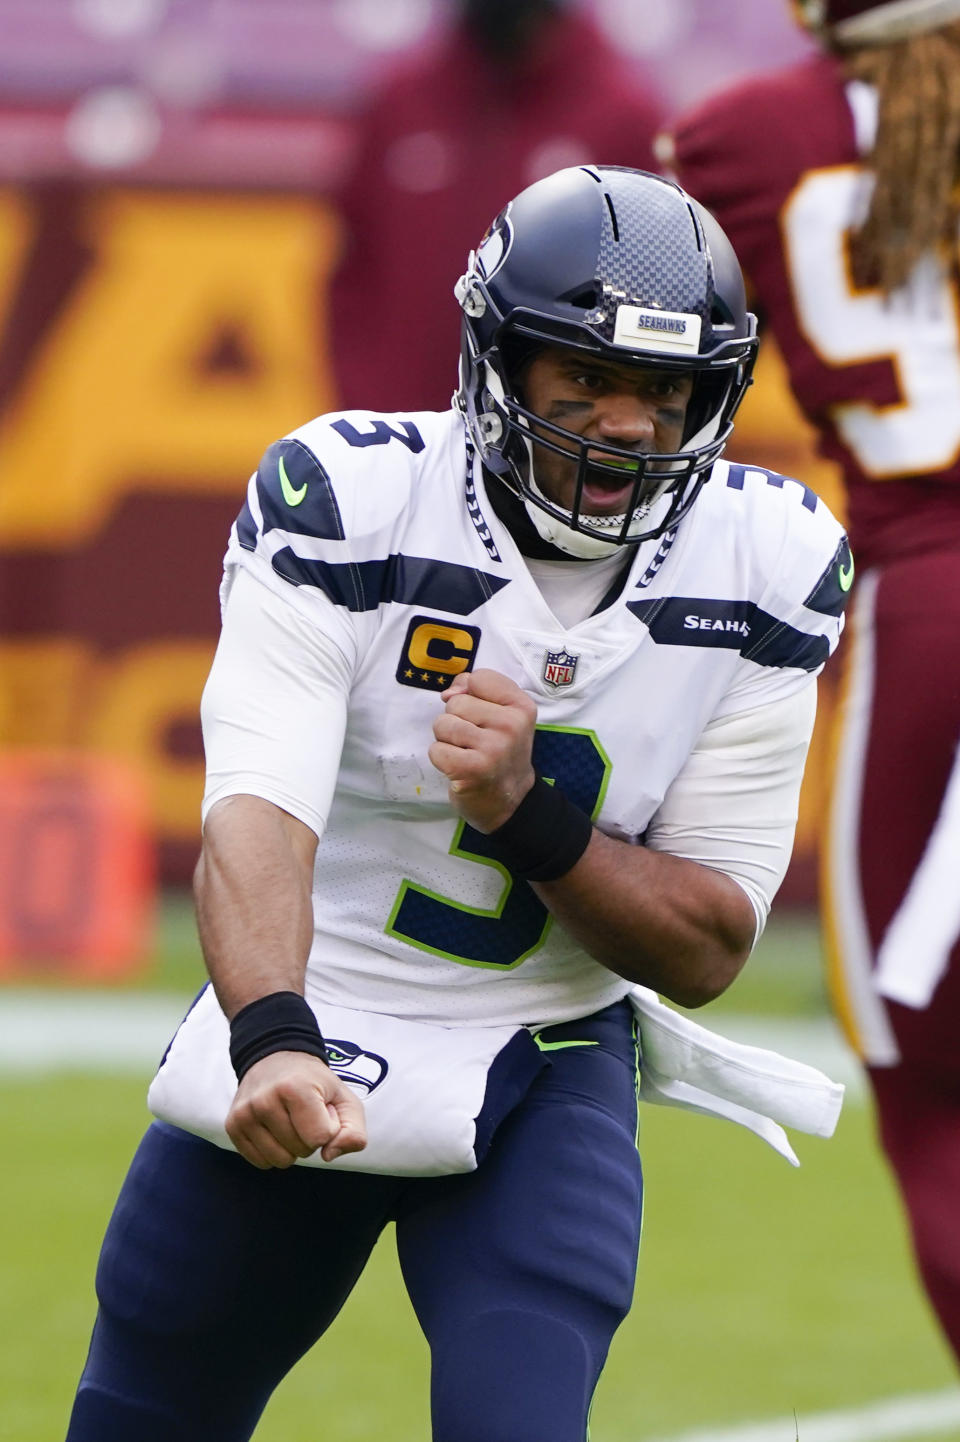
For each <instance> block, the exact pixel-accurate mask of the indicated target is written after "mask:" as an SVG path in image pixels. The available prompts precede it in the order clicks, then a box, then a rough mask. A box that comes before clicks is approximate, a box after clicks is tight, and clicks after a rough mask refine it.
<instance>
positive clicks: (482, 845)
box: [386, 726, 610, 970]
mask: <svg viewBox="0 0 960 1442" xmlns="http://www.w3.org/2000/svg"><path fill="white" fill-rule="evenodd" d="M533 764H534V766H535V767H536V769H537V771H538V772H539V773H540V775H541V776H543V777H545V778H546V779H547V780H549V781H553V782H555V783H559V784H560V785H561V786H562V787H563V790H564V792H565V793H566V795H567V796H568V797H569V798H570V800H571V801H573V802H575V803H576V804H577V806H579V807H580V808H581V809H582V810H583V811H586V813H587V814H588V816H590V817H591V818H593V817H595V816H596V815H597V814H598V812H599V810H600V807H601V805H602V804H603V798H604V795H605V793H606V789H607V782H608V779H609V775H610V761H609V759H608V757H607V755H606V753H605V752H604V750H603V748H602V747H601V746H600V743H599V742H598V740H597V738H596V736H595V735H594V734H593V732H592V731H581V730H574V729H568V728H566V727H562V726H538V727H537V732H536V736H535V738H534V743H533ZM450 854H451V855H452V856H462V857H463V858H464V859H465V860H467V861H473V862H480V864H481V865H483V866H492V867H494V868H495V869H496V870H497V871H499V872H500V873H501V875H502V876H503V879H504V883H505V885H504V889H503V892H502V894H501V896H500V899H499V901H498V903H497V905H496V906H495V907H494V908H493V909H492V910H490V911H485V910H482V909H481V908H479V907H475V906H464V905H463V904H462V903H461V902H458V901H452V900H451V899H450V898H449V897H446V896H438V895H437V894H436V893H435V892H432V891H427V890H426V888H424V887H421V886H416V885H414V883H413V882H412V881H405V882H404V883H403V885H402V886H401V888H400V891H399V893H398V895H397V899H396V901H395V902H394V906H393V910H392V912H391V913H390V919H389V920H388V922H387V925H386V931H387V934H388V935H389V936H396V937H398V938H399V939H400V940H401V941H406V942H409V943H410V945H411V946H416V947H419V948H420V950H421V951H430V952H433V953H434V955H436V956H443V957H446V958H447V960H449V961H459V962H462V963H463V965H464V966H484V967H496V968H499V969H502V970H509V969H510V968H511V967H515V966H519V965H520V963H521V962H522V961H525V960H526V959H527V957H528V956H530V955H531V954H532V953H533V952H535V951H537V950H539V948H540V947H541V946H542V945H543V943H544V941H545V940H546V938H547V933H548V932H549V930H550V925H551V922H552V920H553V918H552V917H551V915H550V913H549V911H548V910H547V908H546V907H545V906H544V904H543V902H542V901H541V900H540V899H539V897H538V896H537V895H536V894H535V892H534V891H533V890H532V888H531V887H529V886H527V885H526V883H525V882H522V881H515V880H514V879H513V877H512V876H511V875H510V873H509V872H508V871H507V869H506V868H505V867H504V866H503V865H502V864H501V863H500V862H499V861H496V860H494V858H493V856H492V854H491V847H490V842H489V838H488V837H486V836H484V835H483V834H482V833H481V832H479V831H476V830H474V828H473V827H472V826H470V825H469V824H468V823H467V822H465V821H464V822H461V823H460V825H459V826H458V827H457V831H456V834H455V836H454V838H453V845H452V846H451V848H450Z"/></svg>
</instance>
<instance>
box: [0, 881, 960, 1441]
mask: <svg viewBox="0 0 960 1442" xmlns="http://www.w3.org/2000/svg"><path fill="white" fill-rule="evenodd" d="M818 968H819V962H818V955H817V942H816V932H815V928H814V927H813V926H812V924H811V923H810V922H809V921H804V920H802V919H797V918H791V917H790V916H789V915H788V916H787V917H786V918H785V919H782V920H780V921H779V922H778V923H777V924H776V925H773V926H772V927H771V930H770V932H769V934H768V937H767V938H765V940H764V942H763V943H762V945H761V948H760V949H759V951H758V953H757V955H756V956H755V958H754V959H753V961H752V962H751V964H750V968H749V969H748V972H747V973H746V974H745V975H744V977H743V978H741V980H740V982H738V983H737V985H736V987H735V988H734V989H733V992H732V994H730V995H729V996H728V997H726V998H724V999H723V1000H722V1002H721V1003H718V1004H717V1005H716V1006H715V1007H714V1008H712V1009H711V1011H710V1012H708V1013H707V1014H705V1015H703V1016H702V1018H701V1019H702V1020H704V1021H705V1022H706V1023H707V1024H715V1025H716V1027H717V1029H718V1030H722V1029H723V1018H724V1015H727V1016H728V1017H731V1018H732V1017H733V1016H734V1014H737V1015H742V1014H744V1013H747V1014H752V1015H753V1016H754V1017H757V1016H769V1017H771V1018H772V1019H789V1018H797V1017H801V1018H803V1017H806V1018H815V1017H817V1016H822V1015H823V1012H824V1001H823V995H822V990H821V986H820V981H819V969H818ZM200 977H201V968H200V963H199V960H198V957H197V952H196V946H195V942H194V940H193V933H192V925H191V922H190V918H189V913H188V910H187V908H186V907H185V905H184V903H183V902H182V900H178V899H176V898H173V899H171V900H170V901H169V902H168V903H167V905H166V906H165V907H164V909H163V912H162V916H161V926H160V930H159V936H158V947H157V954H156V957H155V959H154V960H153V962H152V963H151V965H150V967H149V968H148V969H147V971H146V972H145V974H144V975H143V977H142V978H141V979H140V980H139V982H138V983H137V985H138V986H139V987H141V988H143V989H146V990H149V991H158V990H162V991H167V992H173V993H180V994H182V995H183V996H184V998H186V997H188V996H189V995H190V994H191V991H192V990H193V989H195V985H196V982H197V981H198V980H199V978H200ZM0 1006H2V997H0ZM773 1024H774V1021H772V1022H771V1025H773ZM146 1076H147V1073H146V1070H145V1071H144V1075H143V1077H132V1076H112V1077H111V1076H107V1075H99V1076H98V1075H83V1074H75V1073H67V1074H61V1073H54V1074H52V1075H44V1076H39V1077H35V1076H29V1077H28V1076H17V1075H13V1074H10V1073H9V1072H7V1073H4V1072H3V1071H2V1058H0V1144H2V1148H3V1152H2V1154H3V1157H4V1159H5V1166H4V1178H5V1180H4V1183H3V1186H2V1188H0V1275H2V1279H3V1285H2V1287H0V1336H2V1337H3V1340H4V1345H3V1347H2V1348H0V1438H3V1439H4V1442H7V1439H9V1442H57V1439H62V1437H63V1433H64V1429H65V1423H66V1417H67V1415H68V1412H69V1406H70V1398H71V1396H72V1391H73V1387H74V1385H75V1382H76V1378H77V1374H78V1372H79V1370H80V1367H81V1366H82V1362H83V1356H84V1351H85V1348H86V1341H87V1337H88V1334H89V1329H90V1325H91V1322H92V1317H93V1291H92V1284H93V1271H94V1266H95V1261H96V1254H97V1249H98V1246H99V1241H100V1237H101V1235H102V1231H103V1228H104V1225H105V1223H106V1220H107V1217H108V1215H109V1211H110V1208H111V1206H112V1203H113V1199H114V1196H115V1193H116V1190H117V1187H118V1186H119V1183H120V1181H121V1178H122V1176H123V1172H124V1170H125V1167H126V1164H127V1161H128V1159H129V1156H130V1153H131V1151H132V1149H133V1147H134V1145H135V1143H136V1140H137V1138H138V1136H139V1134H140V1132H141V1130H142V1128H143V1126H144V1125H145V1122H146V1120H147V1115H146V1110H145V1103H144V1092H145V1081H146ZM794 1141H795V1145H796V1149H797V1151H798V1153H799V1155H800V1157H801V1161H802V1163H803V1165H802V1167H801V1168H800V1170H799V1171H797V1170H794V1169H793V1168H791V1167H789V1166H788V1165H787V1164H786V1163H785V1162H783V1161H782V1160H781V1159H780V1158H778V1157H777V1156H775V1155H774V1153H773V1152H771V1151H769V1150H768V1149H767V1148H766V1147H765V1146H764V1145H763V1144H762V1143H761V1142H759V1141H757V1140H756V1139H755V1138H753V1137H752V1136H750V1135H748V1134H747V1133H745V1132H741V1131H740V1129H739V1128H735V1127H732V1126H730V1125H728V1124H726V1123H721V1122H715V1121H709V1120H706V1119H703V1118H699V1117H692V1116H688V1115H684V1114H680V1113H677V1112H675V1111H673V1110H669V1111H668V1110H666V1109H662V1108H646V1109H645V1110H644V1115H643V1125H642V1149H643V1154H644V1165H645V1172H646V1181H647V1203H646V1207H647V1210H646V1218H645V1233H644V1242H643V1247H642V1250H641V1257H640V1268H639V1276H638V1284H637V1297H636V1304H635V1307H634V1311H633V1313H632V1315H631V1317H630V1318H629V1319H628V1321H627V1323H626V1324H625V1325H624V1327H623V1328H622V1329H621V1331H620V1333H619V1335H618V1337H617V1339H616V1341H615V1344H614V1347H613V1350H612V1352H611V1357H610V1361H609V1364H608V1367H607V1370H606V1372H605V1374H604V1377H603V1379H602V1381H601V1384H600V1388H599V1390H598V1394H597V1398H596V1403H595V1407H594V1415H593V1425H592V1437H593V1442H654V1439H658V1442H659V1439H667V1438H673V1437H678V1436H680V1435H682V1434H683V1433H684V1432H686V1431H688V1430H691V1429H695V1428H702V1429H711V1430H715V1431H716V1432H718V1433H719V1432H721V1431H722V1430H724V1429H727V1428H734V1427H735V1426H736V1425H737V1424H742V1423H747V1422H750V1421H759V1420H762V1419H765V1418H773V1417H784V1418H790V1422H789V1430H788V1431H787V1432H785V1433H782V1432H781V1431H779V1430H778V1431H776V1433H774V1432H773V1431H771V1432H770V1435H769V1442H780V1437H781V1435H782V1436H783V1442H793V1437H794V1424H793V1420H792V1413H793V1412H794V1410H796V1413H797V1417H798V1430H799V1437H800V1439H801V1442H805V1438H806V1437H808V1436H809V1437H810V1442H827V1434H825V1433H824V1432H823V1430H822V1428H821V1431H820V1434H819V1435H814V1432H815V1428H816V1423H815V1422H814V1421H813V1420H811V1422H810V1429H813V1431H805V1419H807V1418H810V1419H813V1418H814V1416H815V1414H818V1413H821V1412H824V1411H827V1410H831V1409H838V1408H857V1407H863V1406H865V1405H866V1404H869V1403H873V1402H877V1401H880V1400H883V1399H886V1398H892V1397H895V1396H897V1395H899V1394H904V1393H922V1392H932V1391H936V1390H938V1389H943V1388H947V1387H951V1386H953V1385H954V1384H955V1382H956V1374H955V1372H954V1369H953V1367H952V1364H951V1361H950V1359H949V1357H948V1354H947V1351H946V1348H945V1346H944V1345H943V1343H942V1341H941V1340H940V1337H939V1334H938V1333H937V1331H936V1328H935V1326H934V1323H933V1322H932V1320H931V1317H930V1314H929V1311H928V1308H927V1305H926V1302H925V1301H924V1299H923V1297H922V1296H921V1294H920V1292H919V1290H918V1288H917V1286H916V1283H915V1281H914V1276H913V1270H912V1263H911V1260H910V1257H909V1254H908V1248H907V1243H906V1239H905V1232H904V1225H903V1221H902V1218H901V1214H900V1210H899V1205H898V1203H897V1201H896V1198H895V1196H894V1193H893V1190H892V1187H891V1184H890V1181H889V1179H888V1176H887V1173H886V1170H885V1167H884V1164H883V1162H882V1160H881V1159H880V1158H879V1156H878V1153H877V1149H876V1146H875V1142H874V1139H873V1130H872V1119H871V1116H870V1112H869V1107H868V1106H867V1104H866V1102H865V1100H864V1099H863V1098H862V1097H859V1098H857V1097H854V1098H853V1099H852V1100H851V1101H849V1102H848V1104H847V1106H846V1107H845V1110H844V1114H843V1116H842V1118H841V1122H840V1126H839V1128H838V1131H837V1135H836V1137H835V1138H834V1139H833V1140H832V1141H830V1142H823V1141H815V1140H812V1139H809V1138H806V1137H800V1138H799V1139H798V1138H794ZM427 1371H428V1358H427V1352H426V1347H425V1344H424V1343H423V1341H422V1338H421V1337H420V1335H419V1332H418V1330H417V1327H416V1323H415V1321H414V1318H413V1315H412V1312H411V1310H410V1307H409V1304H408V1302H407V1300H406V1297H405V1295H404V1293H403V1289H402V1286H401V1283H400V1280H399V1275H398V1270H397V1267H396V1263H395V1261H394V1258H393V1253H392V1246H391V1238H390V1237H389V1236H387V1237H385V1238H384V1240H383V1242H382V1243H381V1246H380V1248H379V1249H378V1251H377V1253H376V1254H375V1257H374V1261H373V1263H372V1265H371V1267H370V1268H369V1269H368V1271H367V1273H366V1275H365V1276H364V1278H363V1279H362V1281H361V1283H360V1285H359V1287H358V1288H357V1290H356V1292H355V1293H354V1295H353V1297H352V1298H351V1300H350V1302H349V1303H348V1305H347V1307H346V1309H345V1310H344V1313H343V1314H342V1316H341V1317H340V1319H339V1320H338V1322H337V1323H336V1325H335V1326H334V1328H333V1329H332V1331H331V1333H330V1334H329V1335H328V1337H327V1338H326V1339H325V1341H324V1343H323V1344H322V1346H321V1347H320V1348H318V1349H317V1350H316V1351H315V1352H314V1353H313V1354H311V1355H310V1356H309V1357H308V1358H306V1359H305V1360H304V1361H303V1362H302V1363H301V1364H300V1366H299V1367H298V1368H297V1369H296V1370H295V1371H294V1372H293V1373H292V1374H291V1376H290V1377H289V1378H287V1380H286V1382H285V1383H284V1385H283V1386H282V1387H281V1389H280V1390H279V1391H278V1393H277V1395H276V1396H275V1398H274V1400H273V1402H272V1403H271V1405H270V1408H269V1409H268V1411H267V1413H266V1415H265V1417H264V1420H263V1422H262V1424H261V1427H260V1429H259V1430H258V1433H257V1439H258V1442H261V1439H262V1442H316V1439H318V1438H320V1437H323V1436H327V1435H330V1434H335V1435H336V1436H337V1438H338V1439H339V1442H369V1439H371V1438H374V1437H376V1438H389V1439H390V1442H426V1439H427V1438H428V1437H429V1421H428V1414H427ZM829 1435H830V1438H831V1439H832V1438H833V1435H834V1434H829ZM839 1435H840V1434H837V1436H838V1437H839ZM849 1435H850V1437H851V1439H853V1438H854V1437H857V1438H859V1437H862V1438H863V1439H864V1442H873V1439H872V1438H870V1436H869V1434H868V1433H865V1432H857V1433H850V1434H849ZM883 1435H884V1436H887V1437H892V1436H894V1435H895V1436H896V1437H897V1438H898V1439H899V1442H920V1439H921V1437H929V1436H933V1435H936V1436H937V1437H939V1438H941V1439H947V1442H957V1439H960V1424H958V1425H957V1426H956V1427H955V1428H954V1429H953V1430H943V1428H941V1429H940V1430H938V1431H936V1432H935V1433H934V1432H933V1431H931V1430H929V1429H927V1430H925V1431H924V1430H921V1431H917V1432H916V1433H913V1432H908V1431H903V1430H901V1431H897V1432H896V1433H895V1434H894V1433H892V1432H885V1433H883ZM130 1442H136V1439H133V1438H131V1439H130ZM172 1442H175V1439H172ZM517 1442H521V1439H517ZM758 1442H760V1439H758ZM762 1442H767V1437H766V1434H765V1435H764V1437H763V1439H762Z"/></svg>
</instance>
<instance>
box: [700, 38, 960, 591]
mask: <svg viewBox="0 0 960 1442" xmlns="http://www.w3.org/2000/svg"><path fill="white" fill-rule="evenodd" d="M875 125H876V100H875V96H874V92H873V91H872V90H870V89H869V88H868V87H866V86H864V85H862V84H860V83H853V84H851V83H848V82H846V81H845V79H844V76H843V74H842V72H841V69H840V67H839V64H838V63H837V62H836V61H835V60H834V59H833V58H831V57H828V56H815V57H814V58H813V59H810V60H804V61H803V62H801V63H800V64H798V65H793V66H791V67H790V68H789V69H785V70H780V71H778V72H776V73H773V74H768V75H762V76H759V77H755V78H753V79H751V80H748V81H746V82H744V83H742V84H740V85H738V86H736V87H735V88H732V89H730V90H727V91H725V92H724V93H723V94H721V95H719V96H715V97H713V98H710V99H708V100H707V101H705V102H704V103H703V104H702V105H701V106H700V107H698V108H697V109H696V110H694V111H691V112H690V113H689V114H688V115H686V116H684V117H683V118H682V119H681V120H680V121H679V122H678V124H677V126H676V128H675V131H674V142H675V147H676V159H675V167H676V171H677V175H678V178H679V179H680V181H681V182H682V184H683V185H684V186H685V187H686V189H688V190H689V191H690V192H691V194H692V195H694V196H696V198H697V199H698V200H700V201H702V202H703V204H704V205H706V206H707V208H708V209H709V210H711V211H713V212H714V213H715V215H716V216H717V219H718V220H719V221H720V223H721V225H722V226H723V227H724V229H725V230H726V232H727V234H728V235H729V236H730V239H731V241H732V242H733V245H734V248H735V249H736V251H737V254H738V256H739V258H740V261H741V264H742V265H743V268H744V271H745V272H746V274H747V276H748V279H749V282H750V284H751V286H752V288H753V292H754V297H755V300H756V303H757V307H758V309H759V311H760V314H761V324H762V325H763V324H766V325H768V326H769V327H770V330H771V331H772V332H773V334H774V335H775V336H776V339H777V341H778V343H779V345H780V348H781V350H782V351H783V355H784V359H785V361H786V364H787V367H788V370H789V374H790V381H791V385H792V387H793V391H794V394H795V395H796V397H797V400H798V401H799V403H800V405H801V407H802V408H803V410H804V412H805V413H806V415H807V416H808V418H809V419H810V421H811V422H812V423H813V425H814V426H815V427H816V429H817V432H818V435H819V438H820V445H821V449H822V451H823V453H824V454H825V455H826V456H828V457H829V458H831V459H832V460H835V461H837V462H839V464H840V466H841V467H842V470H843V475H844V478H845V482H846V488H847V504H848V513H849V529H850V537H851V541H852V543H853V549H854V552H855V554H856V555H857V559H858V560H859V561H860V562H861V563H863V564H866V565H873V564H876V563H878V562H883V561H887V560H889V559H890V558H892V557H894V556H904V555H908V554H915V553H917V552H919V551H925V550H929V549H932V548H942V547H956V546H957V545H960V320H958V316H960V305H958V273H957V257H956V255H954V256H952V257H950V258H949V262H948V264H947V265H946V267H945V266H944V264H942V263H941V262H939V261H937V260H936V259H935V258H934V257H930V258H929V259H927V260H924V261H922V262H921V264H920V265H918V266H917V267H916V269H915V271H914V273H913V275H912V277H911V279H910V282H909V283H908V285H906V286H904V287H903V288H902V289H901V290H900V291H898V292H897V293H896V294H894V295H893V296H891V297H890V298H889V299H885V298H884V297H883V295H882V294H881V293H880V292H879V291H877V290H870V289H857V288H856V287H855V285H854V283H853V279H852V275H851V269H850V264H849V245H848V241H849V235H850V232H851V230H852V229H853V228H855V226H856V225H857V224H858V223H859V221H860V219H861V218H862V217H863V216H864V215H865V213H866V207H867V204H868V202H869V197H870V193H871V189H872V186H873V176H872V174H871V173H870V172H869V171H868V170H865V169H864V168H863V166H862V163H861V155H862V154H863V153H867V152H868V151H869V148H870V147H871V146H872V143H873V133H874V130H875Z"/></svg>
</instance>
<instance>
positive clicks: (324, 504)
mask: <svg viewBox="0 0 960 1442" xmlns="http://www.w3.org/2000/svg"><path fill="white" fill-rule="evenodd" d="M257 498H258V499H259V501H260V509H261V511H262V512H263V531H264V535H266V533H267V532H268V531H273V530H281V531H291V532H293V534H294V535H298V536H318V537H320V538H321V539H322V540H327V541H342V540H343V522H342V520H341V518H340V507H339V506H338V505H337V498H336V496H335V495H334V492H333V483H332V482H331V480H330V477H329V476H328V475H327V472H326V471H325V470H324V468H323V466H322V465H321V464H320V462H319V461H318V460H317V458H316V456H315V455H314V454H313V451H311V450H310V449H309V447H307V446H305V445H304V444H303V442H302V441H297V440H289V439H288V440H283V441H275V442H274V443H273V445H272V446H269V447H268V448H267V450H266V451H265V452H264V454H263V459H262V461H261V462H260V466H259V469H258V470H257Z"/></svg>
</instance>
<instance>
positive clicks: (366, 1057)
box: [323, 1037, 390, 1096]
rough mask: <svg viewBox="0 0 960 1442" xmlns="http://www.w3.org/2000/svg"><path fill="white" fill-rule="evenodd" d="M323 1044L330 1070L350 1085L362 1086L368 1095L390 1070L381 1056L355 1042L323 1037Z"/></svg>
mask: <svg viewBox="0 0 960 1442" xmlns="http://www.w3.org/2000/svg"><path fill="white" fill-rule="evenodd" d="M323 1044H324V1046H325V1047H326V1049H327V1065H328V1066H329V1068H330V1070H331V1071H335V1072H336V1073H337V1076H340V1077H342V1078H343V1080H344V1081H345V1082H349V1083H350V1085H351V1086H358V1087H362V1088H363V1090H364V1091H365V1092H366V1094H367V1095H368V1096H369V1095H370V1093H371V1092H375V1091H376V1089H377V1087H378V1086H379V1085H380V1083H381V1082H382V1081H383V1080H384V1078H385V1077H386V1075H387V1072H388V1071H389V1070H390V1067H389V1065H388V1064H387V1062H386V1061H385V1060H384V1058H383V1057H382V1056H377V1053H376V1052H375V1051H364V1050H363V1048H362V1047H359V1046H357V1044H356V1042H352V1041H339V1040H331V1039H330V1037H324V1039H323Z"/></svg>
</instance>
